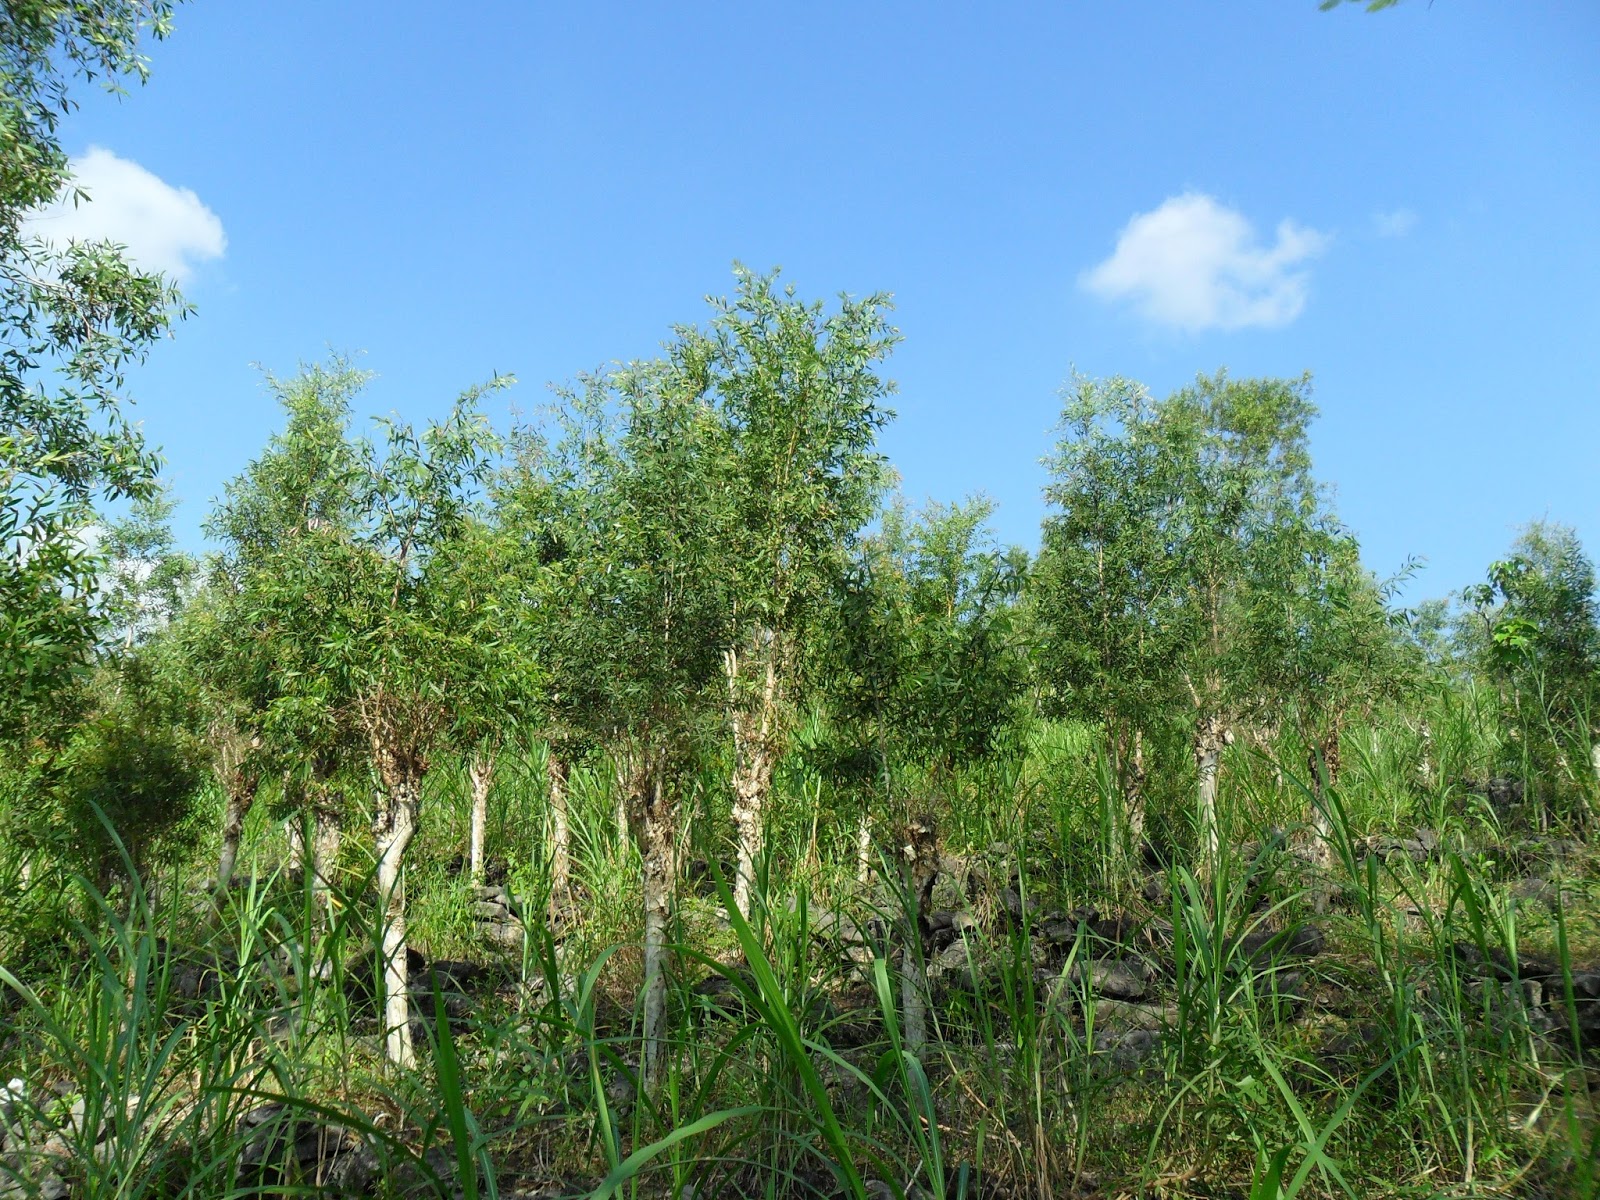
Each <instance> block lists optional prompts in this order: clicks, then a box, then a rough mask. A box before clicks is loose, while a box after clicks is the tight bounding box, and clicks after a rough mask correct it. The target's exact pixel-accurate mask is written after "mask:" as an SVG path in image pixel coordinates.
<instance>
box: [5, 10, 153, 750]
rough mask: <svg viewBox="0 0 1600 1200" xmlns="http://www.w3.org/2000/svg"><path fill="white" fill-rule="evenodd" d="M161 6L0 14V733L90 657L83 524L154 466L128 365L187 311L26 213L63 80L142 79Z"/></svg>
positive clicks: (62, 158) (51, 164) (64, 101)
mask: <svg viewBox="0 0 1600 1200" xmlns="http://www.w3.org/2000/svg"><path fill="white" fill-rule="evenodd" d="M171 18H172V5H171V4H168V3H165V2H163V0H84V2H83V3H75V4H62V3H46V2H43V0H16V2H15V3H9V4H7V5H6V7H5V11H4V17H3V19H0V83H3V85H4V86H0V734H9V735H12V736H17V735H20V734H21V733H22V731H23V728H24V726H27V725H29V724H30V723H32V725H33V726H35V728H33V730H32V736H33V737H34V738H35V739H37V738H38V737H39V736H40V734H41V729H40V728H38V726H39V725H40V723H45V724H48V723H49V722H50V721H51V720H52V719H53V716H54V714H55V713H56V712H57V711H59V706H57V705H55V704H54V703H53V700H54V698H55V697H56V696H57V694H58V693H59V692H60V690H61V689H62V688H63V687H64V686H66V685H67V684H69V683H70V681H71V679H72V677H73V676H74V675H75V674H76V673H79V672H82V671H85V670H87V669H88V667H89V663H90V659H91V653H92V651H93V649H94V646H95V643H96V641H97V640H98V635H99V628H98V627H99V621H98V619H97V613H96V611H95V603H94V601H95V595H96V587H95V582H96V574H97V571H98V569H99V567H100V566H101V565H102V559H101V557H100V556H99V555H98V554H96V553H95V551H94V549H93V548H92V546H91V544H90V543H89V542H88V541H87V540H86V539H85V537H84V533H85V531H86V530H87V529H88V528H89V527H90V526H92V525H94V524H95V523H96V520H97V518H96V509H97V507H98V506H99V505H101V504H103V503H104V502H106V501H110V500H117V499H122V498H127V497H137V496H140V495H147V494H150V493H151V492H152V490H153V488H154V486H155V479H156V470H157V460H156V457H155V455H154V454H153V453H151V451H150V450H149V449H148V448H147V447H146V445H145V442H144V438H143V435H142V434H141V432H140V430H139V427H138V426H137V425H136V424H135V423H134V422H133V421H132V420H131V419H130V417H129V415H128V411H127V406H126V401H125V399H124V397H123V396H122V394H121V393H122V389H123V386H124V382H125V374H126V371H127V368H128V367H129V366H130V365H131V364H134V363H137V362H138V361H140V360H141V359H143V357H144V356H145V354H146V353H147V352H148V350H149V349H150V347H151V346H152V345H154V343H155V342H156V341H157V340H159V339H160V338H162V337H163V336H165V335H166V334H167V333H168V331H169V330H170V328H171V325H172V322H173V319H174V318H175V317H176V316H179V315H181V314H182V313H183V311H184V309H183V307H182V303H181V300H180V298H179V296H178V293H177V291H176V289H175V288H174V287H173V286H172V285H171V284H170V283H169V282H167V281H166V280H164V279H163V278H162V277H161V276H160V275H159V274H155V273H150V272H144V271H140V270H137V269H135V268H134V267H132V266H130V265H129V263H128V260H127V259H126V257H125V256H124V255H123V253H122V252H121V251H120V250H119V249H118V248H117V247H115V246H113V245H110V244H108V243H81V244H73V245H70V246H65V247H60V246H52V245H50V244H48V243H46V242H45V241H43V240H42V239H41V238H40V237H38V236H37V233H36V228H35V227H33V226H30V225H29V223H28V221H27V218H28V216H29V215H30V214H31V213H32V212H34V211H35V210H36V209H38V208H39V207H40V206H43V205H46V204H48V203H50V202H51V201H53V200H55V199H56V198H57V197H58V196H59V195H61V194H62V193H64V192H68V191H72V190H73V185H72V183H71V180H70V172H69V163H68V159H67V155H66V153H65V151H64V150H63V149H62V146H61V142H60V137H59V130H60V123H61V121H62V119H63V118H64V117H65V116H66V115H67V114H69V113H70V112H71V111H72V110H73V108H74V107H75V102H74V100H73V98H72V95H71V87H70V85H71V84H72V82H73V81H74V79H75V78H81V79H84V80H91V81H92V80H99V81H101V82H102V83H104V84H105V85H106V86H107V87H111V88H115V87H117V86H118V85H119V84H120V83H121V82H123V81H125V80H127V79H130V78H131V79H138V80H141V81H142V80H143V79H144V77H145V75H146V73H147V70H148V67H147V64H146V62H145V60H144V58H143V57H142V56H141V55H140V53H139V51H140V43H141V40H142V38H143V37H144V36H145V35H146V34H149V35H153V36H154V37H157V38H160V37H163V36H165V35H166V33H167V32H168V29H169V28H170V24H171ZM78 198H79V199H80V200H83V201H85V202H89V203H92V202H93V198H92V197H88V196H86V195H80V196H79V197H78Z"/></svg>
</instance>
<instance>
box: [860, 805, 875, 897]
mask: <svg viewBox="0 0 1600 1200" xmlns="http://www.w3.org/2000/svg"><path fill="white" fill-rule="evenodd" d="M871 877H872V810H871V809H870V808H864V809H862V810H861V824H860V826H859V827H858V828H857V829H856V882H857V883H858V884H860V885H861V886H862V887H866V886H867V880H868V879H870V878H871Z"/></svg>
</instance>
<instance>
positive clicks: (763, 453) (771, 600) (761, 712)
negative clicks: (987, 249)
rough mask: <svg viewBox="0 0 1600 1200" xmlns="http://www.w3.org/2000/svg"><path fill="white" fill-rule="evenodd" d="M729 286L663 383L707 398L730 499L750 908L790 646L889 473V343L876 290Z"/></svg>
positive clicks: (743, 854) (681, 345) (734, 685)
mask: <svg viewBox="0 0 1600 1200" xmlns="http://www.w3.org/2000/svg"><path fill="white" fill-rule="evenodd" d="M736 275H737V277H738V290H737V292H736V293H735V295H734V296H733V298H732V299H731V300H730V299H718V300H714V301H712V304H713V307H714V309H715V312H714V315H713V317H712V319H711V321H710V323H709V326H708V327H707V328H705V329H696V328H682V329H679V330H678V336H677V338H676V339H675V341H674V342H673V343H672V344H671V346H670V347H669V357H670V361H671V364H672V374H673V376H674V378H675V380H677V381H678V382H677V384H675V386H686V387H688V388H690V389H691V390H692V392H693V393H694V394H696V395H698V396H701V397H703V398H704V402H706V403H709V404H710V405H712V406H713V408H714V412H715V415H716V418H717V433H718V435H719V436H720V437H721V439H722V440H723V442H724V443H725V444H724V447H723V449H722V452H721V453H720V454H718V455H717V463H718V464H719V468H720V469H721V470H722V471H723V475H722V478H721V481H720V486H721V488H722V489H723V491H724V493H725V496H726V501H727V505H728V513H727V516H728V521H727V524H726V527H725V530H724V533H723V539H724V541H723V552H724V555H725V557H726V562H727V563H728V565H729V567H730V568H731V569H732V571H733V573H734V574H733V579H732V581H731V586H730V588H729V589H728V591H727V600H728V603H729V606H730V609H729V618H728V630H729V635H730V636H729V640H728V642H727V644H726V645H725V646H724V647H723V655H722V658H723V674H724V679H725V683H726V687H727V719H728V725H729V730H730V733H731V735H732V742H733V778H732V791H733V823H734V827H735V834H736V838H737V849H738V865H737V869H736V876H735V882H734V899H735V902H736V904H737V905H738V908H739V911H740V912H741V913H744V914H746V915H748V913H749V911H750V898H751V887H752V883H753V880H754V878H755V870H756V862H757V859H758V858H759V856H760V854H761V851H762V847H763V840H764V833H763V830H764V822H765V812H766V807H767V802H768V798H769V797H770V795H771V792H772V775H773V770H774V768H775V767H776V765H777V762H778V759H779V757H780V756H781V755H782V753H783V751H784V749H785V747H786V746H787V744H788V735H789V730H790V726H791V724H792V720H793V713H794V712H795V709H796V706H797V704H798V703H800V701H801V700H802V697H801V695H800V689H801V685H802V680H803V676H802V672H801V670H800V657H801V654H802V646H803V643H804V642H805V641H806V640H807V639H808V638H810V637H812V636H813V635H814V633H815V632H816V626H817V623H818V622H819V620H821V619H822V618H823V616H824V614H825V613H826V611H827V600H828V598H829V597H830V595H831V594H832V591H833V587H834V583H835V581H836V580H837V579H838V577H839V575H840V574H841V572H842V571H843V569H844V566H845V562H846V558H847V555H848V553H849V550H850V546H851V544H852V542H853V540H854V539H855V537H856V536H857V534H858V533H859V531H860V530H861V528H862V526H863V525H865V523H866V522H867V520H868V519H869V517H870V516H871V515H872V511H873V507H874V505H875V503H876V501H877V498H878V496H879V494H880V493H881V491H882V489H883V485H884V483H885V479H886V472H885V468H884V463H883V459H882V456H881V455H879V454H878V452H877V450H876V437H877V432H878V430H879V428H880V427H882V425H883V424H884V423H885V422H886V421H887V420H888V419H889V418H890V416H891V415H892V414H891V413H890V412H889V410H888V409H887V408H886V407H885V401H886V399H887V397H888V396H889V395H890V393H891V392H892V390H893V385H892V384H891V383H890V382H889V381H888V380H886V379H885V378H883V376H882V375H881V373H880V372H881V369H882V363H883V361H884V359H886V358H887V356H888V354H889V352H890V351H891V350H892V349H893V347H894V345H895V343H896V342H897V341H898V340H899V333H898V331H897V330H895V329H894V328H893V326H891V325H890V324H889V321H888V317H887V313H888V310H889V300H888V297H886V296H882V295H872V296H868V297H866V298H864V299H860V300H855V299H851V298H850V297H848V296H846V297H842V298H841V299H840V302H839V304H838V307H837V308H836V309H835V310H833V311H831V312H825V311H824V306H823V305H822V304H821V303H820V302H808V301H804V300H801V299H799V298H797V296H796V295H795V291H794V289H793V287H787V288H780V287H779V285H778V279H777V275H776V274H775V273H774V274H772V275H756V274H753V273H751V272H749V271H747V270H745V269H743V268H738V269H736Z"/></svg>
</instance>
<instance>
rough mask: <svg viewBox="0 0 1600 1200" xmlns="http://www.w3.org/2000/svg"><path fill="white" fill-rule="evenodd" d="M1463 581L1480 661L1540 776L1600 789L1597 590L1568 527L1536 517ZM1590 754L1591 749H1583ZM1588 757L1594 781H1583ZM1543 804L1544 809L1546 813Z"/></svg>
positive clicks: (1533, 770)
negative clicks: (1484, 572) (1506, 550)
mask: <svg viewBox="0 0 1600 1200" xmlns="http://www.w3.org/2000/svg"><path fill="white" fill-rule="evenodd" d="M1488 576H1489V578H1488V580H1487V581H1486V582H1484V583H1481V584H1477V585H1474V586H1473V587H1470V588H1467V589H1466V591H1465V593H1464V599H1465V600H1466V601H1467V603H1468V605H1470V606H1471V612H1472V623H1471V626H1470V628H1471V629H1472V632H1473V635H1474V636H1473V637H1472V639H1471V641H1472V643H1473V651H1472V653H1473V657H1474V658H1475V659H1476V663H1475V665H1476V666H1477V667H1478V669H1479V670H1481V671H1482V672H1483V673H1484V674H1485V675H1486V676H1487V677H1488V678H1489V679H1491V680H1492V681H1493V682H1494V685H1495V687H1496V690H1497V692H1498V695H1499V697H1500V701H1501V707H1502V709H1503V711H1504V713H1505V718H1506V721H1507V724H1508V725H1509V726H1510V727H1511V728H1513V729H1515V730H1516V733H1517V741H1518V742H1519V744H1520V746H1521V747H1522V752H1523V754H1524V755H1525V756H1526V757H1527V761H1526V762H1525V763H1523V764H1520V765H1522V766H1524V767H1527V768H1531V770H1530V774H1532V775H1534V776H1540V775H1551V776H1553V777H1560V776H1565V777H1566V778H1567V780H1568V782H1569V783H1576V784H1579V785H1581V784H1583V783H1585V782H1587V783H1588V784H1589V786H1591V787H1595V788H1596V789H1597V790H1596V793H1595V794H1597V795H1600V739H1597V738H1595V736H1594V730H1595V727H1596V723H1597V715H1596V714H1597V713H1600V594H1597V592H1596V589H1595V570H1594V563H1593V562H1592V561H1590V559H1589V556H1588V555H1587V554H1586V553H1585V552H1584V549H1583V545H1582V543H1580V542H1579V540H1578V535H1577V533H1576V531H1575V530H1573V529H1572V528H1571V527H1570V526H1566V525H1561V524H1558V523H1555V522H1548V521H1536V522H1534V523H1533V524H1531V525H1529V526H1528V527H1527V528H1526V529H1525V530H1523V532H1522V533H1521V534H1520V535H1519V536H1518V538H1517V540H1516V542H1515V543H1514V544H1513V545H1512V547H1511V553H1510V554H1509V555H1507V557H1506V558H1504V559H1502V560H1500V561H1498V562H1495V563H1493V564H1491V565H1490V567H1489V572H1488ZM1586 752H1587V753H1586ZM1585 759H1587V760H1588V762H1587V764H1586V765H1587V766H1588V768H1589V769H1588V771H1587V775H1588V779H1587V780H1585V779H1584V775H1585V771H1584V766H1582V765H1579V764H1581V763H1583V760H1585ZM1541 811H1543V810H1541Z"/></svg>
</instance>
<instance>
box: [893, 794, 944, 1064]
mask: <svg viewBox="0 0 1600 1200" xmlns="http://www.w3.org/2000/svg"><path fill="white" fill-rule="evenodd" d="M902 854H903V855H904V859H905V880H906V900H907V903H908V905H909V911H907V913H906V941H905V946H904V948H903V950H902V952H901V956H900V1011H901V1023H902V1025H903V1027H904V1037H905V1046H906V1049H907V1050H909V1051H911V1053H913V1054H920V1053H921V1052H922V1049H923V1047H924V1046H926V1045H927V1043H928V1007H927V992H928V978H927V973H926V971H925V970H924V969H923V961H922V951H923V940H924V933H925V932H926V928H927V919H928V918H927V910H928V905H929V903H930V902H931V900H932V898H933V884H934V880H935V879H936V878H937V876H938V873H939V835H938V831H937V830H936V829H935V827H934V824H933V819H932V818H931V817H927V816H922V817H917V818H914V819H913V820H911V821H910V822H908V823H907V826H906V841H905V846H904V847H903V849H902Z"/></svg>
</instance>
